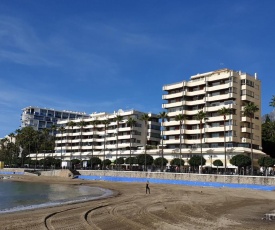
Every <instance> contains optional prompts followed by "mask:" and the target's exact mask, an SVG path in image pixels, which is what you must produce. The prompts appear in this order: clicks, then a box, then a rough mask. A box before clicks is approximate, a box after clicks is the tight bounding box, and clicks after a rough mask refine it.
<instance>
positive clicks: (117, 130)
mask: <svg viewBox="0 0 275 230" xmlns="http://www.w3.org/2000/svg"><path fill="white" fill-rule="evenodd" d="M122 120H123V117H122V116H120V115H116V117H115V122H116V161H115V162H116V169H117V157H118V132H119V123H120V122H122Z"/></svg>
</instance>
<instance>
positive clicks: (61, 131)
mask: <svg viewBox="0 0 275 230" xmlns="http://www.w3.org/2000/svg"><path fill="white" fill-rule="evenodd" d="M58 131H59V132H60V134H61V137H60V138H61V152H60V160H61V164H62V157H63V155H62V153H63V149H62V145H63V143H62V142H63V134H64V132H65V131H66V129H65V128H64V126H60V127H59V128H58ZM61 166H62V165H61Z"/></svg>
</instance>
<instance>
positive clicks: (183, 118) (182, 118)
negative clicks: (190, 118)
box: [175, 114, 186, 171]
mask: <svg viewBox="0 0 275 230" xmlns="http://www.w3.org/2000/svg"><path fill="white" fill-rule="evenodd" d="M185 119H186V115H184V114H178V115H176V117H175V120H176V121H179V122H180V158H179V159H181V157H182V155H181V148H182V129H183V127H182V123H183V121H184V120H185ZM179 163H180V165H178V167H179V169H180V171H181V160H180V161H179Z"/></svg>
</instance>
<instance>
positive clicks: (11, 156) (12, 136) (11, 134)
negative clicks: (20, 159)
mask: <svg viewBox="0 0 275 230" xmlns="http://www.w3.org/2000/svg"><path fill="white" fill-rule="evenodd" d="M8 136H9V137H10V143H11V146H12V144H13V141H12V139H13V138H14V137H15V135H14V133H10V134H9V135H8ZM11 150H12V151H13V149H11ZM9 155H10V159H11V161H12V159H13V154H12V153H10V154H9ZM10 164H11V162H10Z"/></svg>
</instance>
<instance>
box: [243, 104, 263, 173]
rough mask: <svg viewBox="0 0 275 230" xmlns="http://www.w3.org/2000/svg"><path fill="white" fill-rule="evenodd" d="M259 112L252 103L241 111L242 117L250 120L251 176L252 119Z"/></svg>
mask: <svg viewBox="0 0 275 230" xmlns="http://www.w3.org/2000/svg"><path fill="white" fill-rule="evenodd" d="M257 111H259V108H258V106H257V105H255V104H254V103H253V102H249V103H248V104H247V105H246V106H245V107H244V111H243V115H244V116H245V117H249V119H250V149H251V175H253V158H254V156H253V146H252V118H254V114H255V113H256V112H257Z"/></svg>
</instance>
